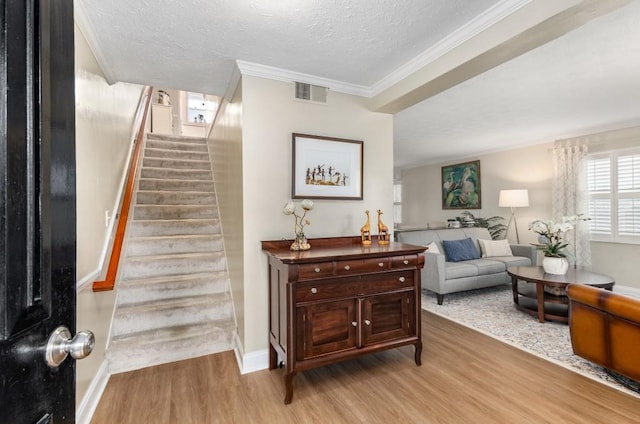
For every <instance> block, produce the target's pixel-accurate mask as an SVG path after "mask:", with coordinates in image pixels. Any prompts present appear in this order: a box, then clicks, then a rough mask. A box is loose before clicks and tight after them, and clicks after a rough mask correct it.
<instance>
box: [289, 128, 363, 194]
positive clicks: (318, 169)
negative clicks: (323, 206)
mask: <svg viewBox="0 0 640 424" xmlns="http://www.w3.org/2000/svg"><path fill="white" fill-rule="evenodd" d="M363 144H364V143H363V142H362V141H360V140H349V139H345V138H334V137H322V136H317V135H309V134H299V133H293V134H292V145H293V148H292V156H293V159H292V168H293V169H292V183H291V197H292V198H293V199H301V198H304V199H334V200H362V198H363V192H362V188H363Z"/></svg>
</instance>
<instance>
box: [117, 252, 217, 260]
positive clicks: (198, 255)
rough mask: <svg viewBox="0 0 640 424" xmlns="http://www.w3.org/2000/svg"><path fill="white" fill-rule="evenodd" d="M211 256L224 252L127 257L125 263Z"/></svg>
mask: <svg viewBox="0 0 640 424" xmlns="http://www.w3.org/2000/svg"><path fill="white" fill-rule="evenodd" d="M211 256H216V257H220V256H224V252H222V251H220V250H212V251H207V252H185V253H164V254H157V255H139V256H127V261H132V262H133V261H136V262H141V261H160V260H162V261H166V260H169V259H189V258H191V259H195V258H198V257H203V258H207V257H211Z"/></svg>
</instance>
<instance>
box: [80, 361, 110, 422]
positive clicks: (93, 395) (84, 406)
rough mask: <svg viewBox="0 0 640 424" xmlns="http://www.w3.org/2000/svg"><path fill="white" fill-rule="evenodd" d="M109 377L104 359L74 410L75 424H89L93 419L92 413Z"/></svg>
mask: <svg viewBox="0 0 640 424" xmlns="http://www.w3.org/2000/svg"><path fill="white" fill-rule="evenodd" d="M109 377H111V375H110V374H109V363H108V362H107V360H106V358H105V359H104V360H103V361H102V365H100V368H99V369H98V372H97V373H96V375H95V377H94V378H93V381H91V385H89V388H88V389H87V393H85V395H84V397H83V398H82V401H81V402H80V404H79V405H78V407H77V408H76V423H78V424H89V423H90V422H91V418H93V413H94V412H95V411H96V408H97V407H98V403H99V402H100V398H101V397H102V393H103V392H104V389H105V388H106V387H107V383H108V382H109Z"/></svg>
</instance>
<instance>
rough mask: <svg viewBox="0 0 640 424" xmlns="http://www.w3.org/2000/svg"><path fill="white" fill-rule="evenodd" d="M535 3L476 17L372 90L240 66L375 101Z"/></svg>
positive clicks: (519, 1) (510, 2)
mask: <svg viewBox="0 0 640 424" xmlns="http://www.w3.org/2000/svg"><path fill="white" fill-rule="evenodd" d="M531 1H532V0H503V1H501V2H499V3H497V4H495V5H494V6H492V7H491V8H489V9H487V10H486V11H485V12H483V13H482V14H480V15H478V16H476V17H475V18H474V19H472V20H471V21H469V22H468V23H467V24H466V25H464V26H463V27H461V28H459V29H458V30H456V31H455V32H453V33H451V34H450V35H448V36H447V37H445V38H443V39H442V40H441V41H439V42H438V43H436V44H435V45H434V46H432V47H431V48H429V49H427V50H425V51H424V52H422V53H421V54H419V55H418V56H416V57H415V58H414V59H412V60H410V61H409V62H407V63H405V64H404V65H402V66H400V67H399V68H398V69H396V70H395V71H393V72H391V73H390V74H389V75H387V76H386V77H384V78H383V79H381V80H380V81H378V82H376V83H375V84H373V85H372V86H364V85H357V84H350V83H346V82H343V81H337V80H333V79H329V78H323V77H319V76H316V75H310V74H304V73H301V72H295V71H289V70H287V69H282V68H276V67H273V66H267V65H260V64H258V63H252V62H247V61H244V60H236V65H237V66H238V69H239V70H240V73H241V74H242V75H251V76H254V77H260V78H267V79H272V80H276V81H284V82H292V81H298V82H304V83H307V84H314V85H320V86H322V87H327V88H329V89H330V90H331V91H336V92H339V93H345V94H353V95H355V96H361V97H368V98H370V97H373V96H375V95H378V94H380V93H381V92H383V91H384V90H386V89H388V88H390V87H392V86H393V85H395V84H397V83H398V82H400V81H402V80H403V79H404V78H406V77H408V76H409V75H411V74H413V73H414V72H416V71H418V70H420V69H421V68H423V67H425V66H426V65H428V64H430V63H432V62H434V61H436V60H437V59H438V58H440V57H442V56H444V55H445V54H447V53H449V52H450V51H451V50H453V49H455V48H456V47H458V46H460V45H461V44H463V43H465V42H466V41H468V40H470V39H472V38H473V37H475V36H476V35H478V34H480V33H481V32H482V31H484V30H486V29H487V28H489V27H491V26H493V25H495V24H496V23H498V22H499V21H501V20H503V19H504V18H506V17H507V16H509V15H511V14H513V13H515V12H516V11H518V10H520V9H521V8H523V7H524V6H526V5H527V4H529V3H531Z"/></svg>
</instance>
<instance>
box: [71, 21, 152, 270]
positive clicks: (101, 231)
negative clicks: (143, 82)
mask: <svg viewBox="0 0 640 424" xmlns="http://www.w3.org/2000/svg"><path fill="white" fill-rule="evenodd" d="M75 37H76V39H75V61H76V173H77V175H76V195H77V215H78V222H77V243H78V254H77V278H78V279H79V280H82V278H83V277H84V276H86V275H89V274H92V273H94V272H95V271H96V270H99V269H100V267H101V261H102V252H103V248H104V245H105V242H106V241H107V239H108V236H109V234H108V233H107V230H108V229H107V227H106V225H105V211H109V215H110V216H112V217H113V216H115V213H116V209H117V205H116V201H117V197H118V193H119V191H120V189H121V187H122V186H121V182H122V177H123V174H124V171H125V167H126V166H127V161H126V160H127V158H128V155H129V154H130V150H131V146H132V142H133V137H134V134H133V130H134V129H133V119H134V116H135V113H136V109H137V107H138V103H139V101H140V97H141V94H142V89H143V87H142V86H140V85H135V84H125V83H118V84H114V85H109V84H108V83H107V82H106V80H105V78H104V75H103V74H102V71H101V70H100V67H99V66H98V63H97V62H96V60H95V58H94V56H93V54H92V53H91V50H90V49H89V46H88V45H87V42H86V40H85V38H84V36H83V35H82V33H81V32H80V30H78V28H77V27H76V31H75Z"/></svg>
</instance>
